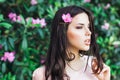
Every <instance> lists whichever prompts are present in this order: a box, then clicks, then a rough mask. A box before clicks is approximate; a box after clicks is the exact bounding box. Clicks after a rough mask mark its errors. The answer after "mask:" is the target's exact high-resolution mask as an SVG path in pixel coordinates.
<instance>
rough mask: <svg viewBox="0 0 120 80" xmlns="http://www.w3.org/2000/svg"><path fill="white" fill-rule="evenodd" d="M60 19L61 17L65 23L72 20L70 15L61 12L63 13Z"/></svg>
mask: <svg viewBox="0 0 120 80" xmlns="http://www.w3.org/2000/svg"><path fill="white" fill-rule="evenodd" d="M62 19H63V21H64V22H65V23H67V22H71V21H72V17H71V15H70V14H69V13H67V14H66V15H65V14H63V15H62Z"/></svg>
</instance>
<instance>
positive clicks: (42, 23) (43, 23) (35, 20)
mask: <svg viewBox="0 0 120 80" xmlns="http://www.w3.org/2000/svg"><path fill="white" fill-rule="evenodd" d="M32 24H41V27H44V26H46V22H45V19H44V18H43V19H41V20H40V19H39V18H37V19H34V18H32Z"/></svg>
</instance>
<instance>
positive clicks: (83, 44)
mask: <svg viewBox="0 0 120 80" xmlns="http://www.w3.org/2000/svg"><path fill="white" fill-rule="evenodd" d="M89 24H90V22H89V18H88V15H87V14H86V13H80V14H78V15H76V16H75V17H73V19H72V22H71V23H70V24H69V26H68V30H67V38H68V42H69V44H68V49H69V50H70V51H72V52H75V53H76V52H77V53H78V51H79V50H83V51H87V50H89V48H90V42H91V41H90V40H91V31H90V29H89Z"/></svg>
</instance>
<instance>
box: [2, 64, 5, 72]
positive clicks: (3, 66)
mask: <svg viewBox="0 0 120 80" xmlns="http://www.w3.org/2000/svg"><path fill="white" fill-rule="evenodd" d="M5 71H6V65H5V63H3V64H2V72H3V73H5Z"/></svg>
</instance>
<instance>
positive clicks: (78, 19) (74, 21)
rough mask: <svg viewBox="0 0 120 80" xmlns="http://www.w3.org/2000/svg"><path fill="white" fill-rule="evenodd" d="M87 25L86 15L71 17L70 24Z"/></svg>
mask: <svg viewBox="0 0 120 80" xmlns="http://www.w3.org/2000/svg"><path fill="white" fill-rule="evenodd" d="M78 23H83V24H89V18H88V15H87V14H86V13H80V14H77V15H76V16H74V17H73V19H72V22H71V24H78Z"/></svg>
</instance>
